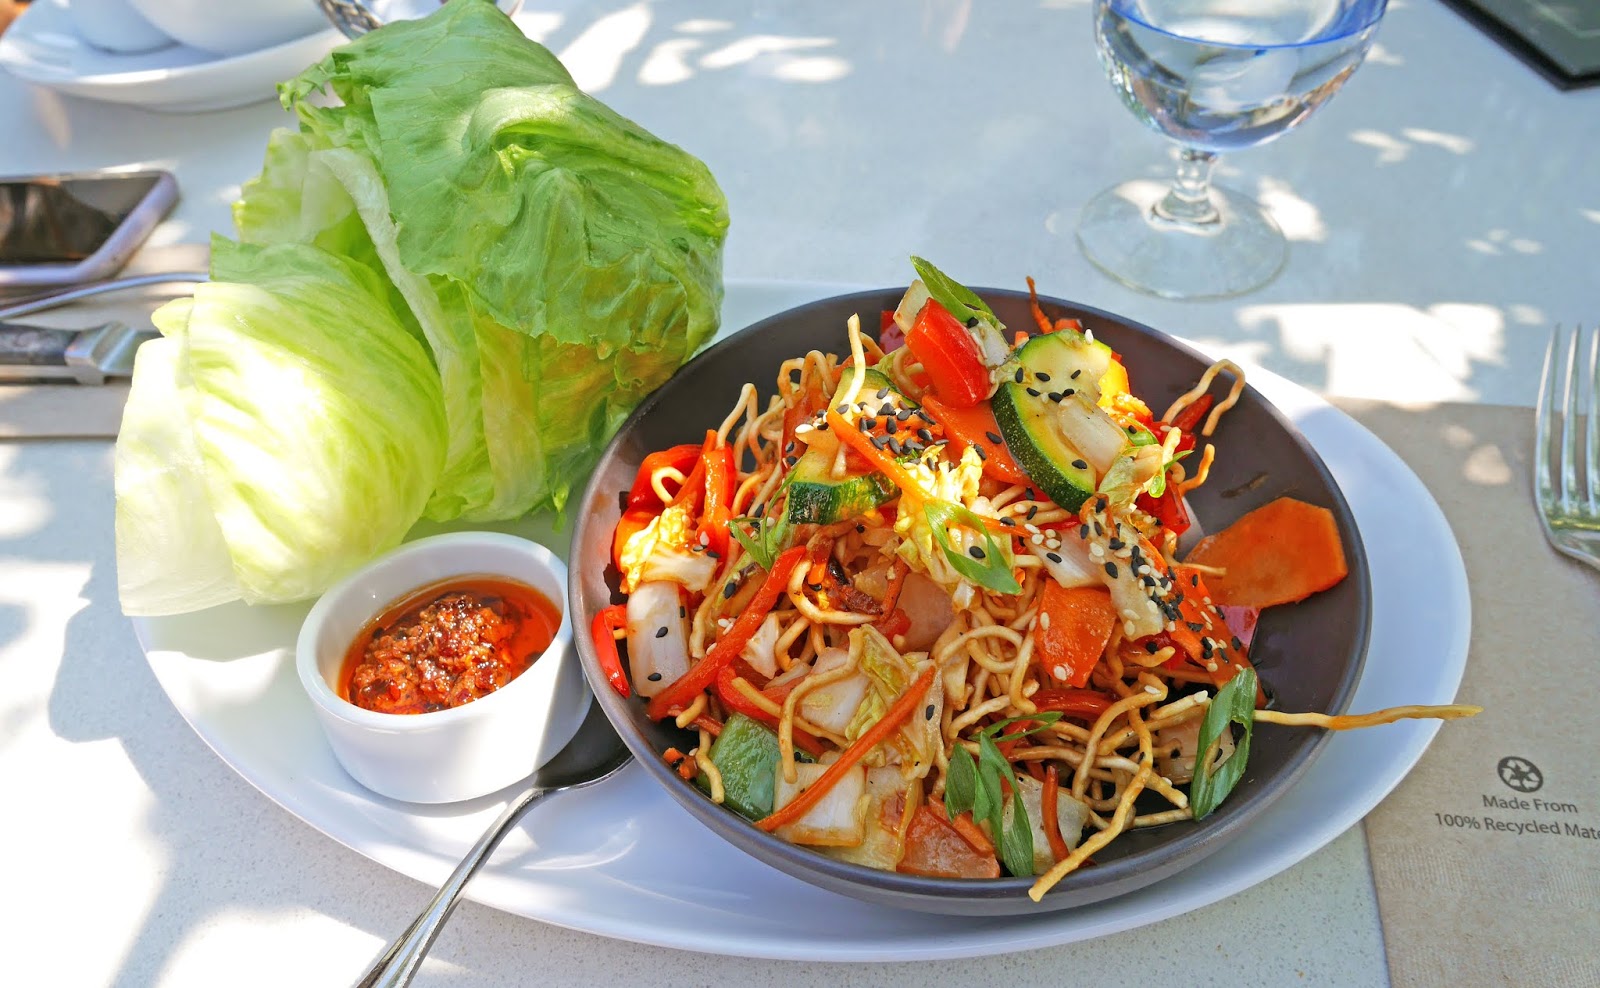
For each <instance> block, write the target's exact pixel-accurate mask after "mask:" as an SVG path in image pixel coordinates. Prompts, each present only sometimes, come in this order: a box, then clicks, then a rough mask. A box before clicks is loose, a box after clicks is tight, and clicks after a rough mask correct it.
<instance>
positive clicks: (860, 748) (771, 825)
mask: <svg viewBox="0 0 1600 988" xmlns="http://www.w3.org/2000/svg"><path fill="white" fill-rule="evenodd" d="M938 671H939V667H938V666H937V665H935V664H933V663H931V662H930V663H928V667H927V668H926V669H924V670H922V674H921V675H919V676H918V677H917V678H916V679H915V680H914V681H913V682H912V683H911V685H910V686H909V687H907V688H906V691H905V692H904V693H901V694H900V696H899V697H898V698H897V699H896V700H895V701H894V703H893V704H891V705H890V707H889V709H888V711H887V712H885V713H884V715H883V716H882V717H880V718H878V721H877V723H875V724H873V725H872V726H871V727H869V728H867V729H866V730H865V731H863V732H862V734H861V736H860V737H859V738H856V739H855V741H853V742H852V743H851V745H850V747H848V748H846V749H845V750H844V751H843V752H841V753H840V754H839V760H838V761H836V762H834V763H833V764H832V765H829V766H828V768H827V771H825V772H823V773H822V775H821V777H819V778H818V779H817V781H816V782H814V783H812V785H811V788H809V789H806V790H803V791H802V792H800V793H799V794H798V795H797V796H795V798H794V799H791V800H790V801H789V802H787V803H785V804H784V806H783V808H782V809H780V810H775V811H774V812H773V813H772V814H771V815H770V816H766V817H762V818H761V819H760V820H757V821H756V826H758V827H760V828H761V829H762V830H765V831H766V832H767V833H769V834H770V833H771V832H772V831H774V830H777V829H778V828H779V827H781V826H783V825H784V824H786V823H793V822H794V821H796V820H798V819H800V818H801V817H803V816H805V815H806V814H807V813H809V812H810V811H811V808H812V807H813V806H816V805H817V803H818V802H820V801H821V800H822V797H823V796H826V795H827V794H828V790H830V789H832V788H833V787H834V786H836V785H838V783H839V780H840V779H842V778H844V774H845V773H846V772H848V771H850V770H851V769H852V768H854V767H855V766H856V763H857V762H859V761H861V759H863V758H865V757H866V756H867V753H868V752H870V751H871V750H872V749H873V748H876V747H877V746H878V744H879V743H880V742H881V741H883V739H884V738H887V737H888V736H889V735H890V734H893V733H894V732H895V731H897V730H899V728H900V725H901V724H904V723H905V722H906V721H908V720H910V719H911V717H912V715H913V714H915V713H916V712H917V709H918V708H919V707H921V706H922V698H923V696H925V695H926V694H927V692H928V687H929V686H931V685H932V684H933V675H934V673H936V672H938Z"/></svg>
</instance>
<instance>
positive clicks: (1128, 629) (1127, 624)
mask: <svg viewBox="0 0 1600 988" xmlns="http://www.w3.org/2000/svg"><path fill="white" fill-rule="evenodd" d="M1133 632H1134V627H1133V622H1132V621H1124V622H1122V633H1123V634H1125V635H1127V636H1128V637H1129V638H1132V637H1133Z"/></svg>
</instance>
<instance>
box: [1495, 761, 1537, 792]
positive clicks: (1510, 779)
mask: <svg viewBox="0 0 1600 988" xmlns="http://www.w3.org/2000/svg"><path fill="white" fill-rule="evenodd" d="M1495 771H1496V772H1498V773H1499V775H1500V781H1501V782H1504V783H1505V784H1506V785H1507V786H1509V787H1510V788H1512V789H1515V790H1516V791H1517V792H1538V791H1539V788H1540V787H1541V786H1543V785H1544V774H1543V773H1542V772H1540V771H1539V766H1537V765H1535V764H1534V763H1532V762H1530V761H1528V760H1527V759H1526V758H1518V757H1517V756H1515V755H1507V756H1506V757H1505V758H1502V759H1500V764H1499V765H1497V766H1496V767H1495Z"/></svg>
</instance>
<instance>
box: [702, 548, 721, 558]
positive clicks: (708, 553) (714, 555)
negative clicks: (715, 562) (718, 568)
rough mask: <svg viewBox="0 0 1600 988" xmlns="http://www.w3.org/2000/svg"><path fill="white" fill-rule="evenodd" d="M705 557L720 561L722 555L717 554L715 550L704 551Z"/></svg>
mask: <svg viewBox="0 0 1600 988" xmlns="http://www.w3.org/2000/svg"><path fill="white" fill-rule="evenodd" d="M706 557H707V558H708V559H721V558H722V554H721V553H719V552H717V550H715V549H707V550H706Z"/></svg>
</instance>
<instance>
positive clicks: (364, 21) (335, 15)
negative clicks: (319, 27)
mask: <svg viewBox="0 0 1600 988" xmlns="http://www.w3.org/2000/svg"><path fill="white" fill-rule="evenodd" d="M317 6H319V7H321V8H322V12H323V13H324V14H326V15H327V17H328V20H329V21H331V22H333V26H334V27H336V28H338V29H339V31H340V33H342V34H343V35H344V36H345V37H347V38H351V39H354V38H359V37H361V36H362V35H363V34H366V33H367V32H368V31H376V30H377V29H378V28H380V27H383V22H382V21H380V20H378V16H377V15H376V14H374V13H373V12H372V9H371V8H370V7H368V6H367V5H366V4H364V3H362V2H361V0H317Z"/></svg>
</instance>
